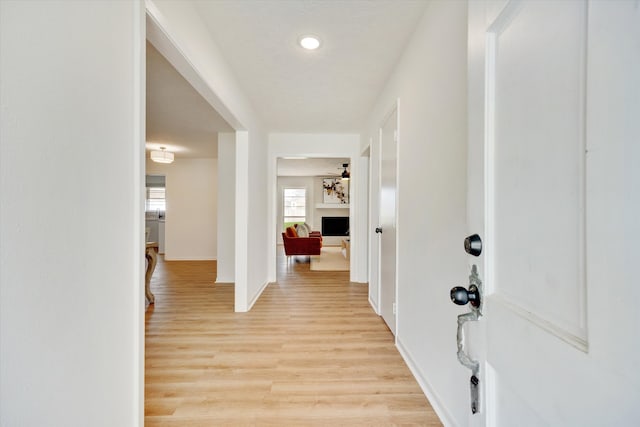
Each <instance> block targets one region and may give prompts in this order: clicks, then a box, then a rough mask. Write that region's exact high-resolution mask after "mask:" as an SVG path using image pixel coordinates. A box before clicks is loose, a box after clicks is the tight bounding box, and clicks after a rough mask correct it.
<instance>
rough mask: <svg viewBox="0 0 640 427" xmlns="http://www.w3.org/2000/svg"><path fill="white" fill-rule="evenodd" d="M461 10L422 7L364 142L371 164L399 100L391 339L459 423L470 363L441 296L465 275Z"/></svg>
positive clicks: (447, 417)
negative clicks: (461, 358) (459, 350)
mask: <svg viewBox="0 0 640 427" xmlns="http://www.w3.org/2000/svg"><path fill="white" fill-rule="evenodd" d="M466 8H467V4H466V2H462V1H461V2H449V1H435V2H432V3H431V4H430V5H429V6H428V7H427V10H426V12H425V15H424V16H423V18H422V19H421V21H420V24H419V26H418V28H417V30H416V32H415V34H414V35H413V37H412V39H411V41H410V43H409V45H408V46H407V48H406V50H405V52H404V53H403V56H402V58H401V60H400V62H399V64H398V66H397V67H396V68H395V71H394V73H393V75H392V76H391V79H390V80H389V82H388V83H387V85H386V86H385V89H384V90H383V91H382V93H381V95H380V97H379V99H378V101H377V102H376V104H375V108H374V109H373V112H372V114H371V116H370V120H369V126H368V128H367V131H366V132H365V133H364V135H363V146H362V147H363V148H366V147H365V144H366V143H365V141H369V138H370V137H371V138H373V139H374V145H373V146H372V164H373V165H374V167H376V168H377V167H378V159H379V150H378V149H377V146H376V144H378V143H379V137H378V131H379V128H380V125H381V124H382V122H383V120H384V118H385V116H386V115H387V114H388V113H389V112H390V111H391V109H392V108H393V106H394V105H395V103H396V101H397V100H398V99H399V108H398V112H399V153H398V215H397V239H398V246H397V249H398V259H397V272H398V300H397V311H398V324H397V325H398V326H397V345H398V347H399V348H400V350H401V352H402V354H403V356H404V357H405V360H407V362H408V363H409V365H410V366H411V367H412V369H413V370H414V373H415V374H416V376H417V378H418V381H419V382H421V385H422V386H423V388H424V389H425V390H426V391H427V394H428V395H429V396H430V400H431V403H432V404H433V405H434V406H435V407H436V410H437V411H438V413H439V415H440V417H441V418H442V420H443V421H444V422H445V424H449V425H453V424H456V425H466V424H467V414H468V400H469V387H468V382H469V378H468V371H465V368H463V367H462V366H461V365H459V363H458V361H457V359H456V338H455V335H456V316H457V314H458V313H459V310H458V309H457V308H456V307H455V306H454V305H453V304H451V302H450V300H449V296H448V292H449V289H450V288H451V287H452V286H454V285H457V284H464V283H466V282H467V277H466V276H467V275H468V271H467V270H468V269H467V263H466V256H465V253H464V250H463V246H462V241H463V239H464V237H465V233H466V232H467V229H466V196H467V192H466V189H467V187H466V184H467V183H466V179H467V178H466V162H467V155H466V127H467V116H466V102H467V99H466V78H467V76H466V69H467V63H466V49H467V45H466V42H467V39H466V36H467V11H466ZM374 148H375V149H374ZM377 175H378V174H377V172H375V173H374V172H372V176H376V177H377ZM372 202H373V203H375V202H376V201H375V200H374V198H372ZM374 236H375V235H374ZM374 238H376V239H377V238H378V237H374ZM372 297H377V295H376V294H374V293H372ZM375 302H376V303H377V301H375Z"/></svg>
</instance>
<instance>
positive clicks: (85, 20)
mask: <svg viewBox="0 0 640 427" xmlns="http://www.w3.org/2000/svg"><path fill="white" fill-rule="evenodd" d="M144 46H145V45H144V12H143V8H142V4H141V3H138V2H72V1H67V2H62V1H61V2H49V1H28V2H20V1H1V2H0V96H1V98H0V104H1V105H2V110H1V116H0V117H1V118H0V129H1V130H0V132H1V137H0V141H1V142H0V171H1V173H0V193H1V194H2V203H1V204H0V218H1V222H0V294H1V298H0V352H1V357H0V425H2V426H45V425H46V426H64V427H68V426H87V425H91V426H134V425H141V424H142V416H143V411H142V409H143V400H142V397H143V390H142V385H143V374H144V357H143V351H144V347H143V343H144V324H143V313H144V293H143V269H144V256H143V253H144V249H143V248H144V184H143V183H144V148H143V140H144V127H143V126H142V124H143V123H144V96H143V93H144V92H143V91H144Z"/></svg>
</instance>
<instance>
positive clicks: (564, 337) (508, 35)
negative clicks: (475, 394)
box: [468, 0, 640, 426]
mask: <svg viewBox="0 0 640 427" xmlns="http://www.w3.org/2000/svg"><path fill="white" fill-rule="evenodd" d="M638 76H640V6H639V3H638V2H637V1H606V2H605V1H594V2H587V1H557V2H550V1H548V2H547V1H504V0H502V1H473V2H469V164H468V178H469V198H468V221H469V227H470V230H469V231H470V233H478V234H480V235H481V236H482V239H483V240H484V249H483V254H482V255H481V256H480V258H473V257H471V256H470V264H478V266H479V268H480V276H481V279H482V280H483V281H484V284H485V298H484V307H483V314H484V316H483V317H482V318H481V319H480V321H479V323H478V328H477V329H471V330H470V331H469V333H468V338H469V347H470V351H471V354H472V356H473V357H475V358H477V359H478V360H479V361H480V366H481V368H480V369H481V376H480V378H481V390H482V391H483V394H482V397H481V413H480V414H478V415H470V424H472V425H483V424H486V425H491V426H514V425H518V426H541V425H563V426H577V425H580V426H590V425H600V426H601V425H632V424H633V425H636V423H637V422H638V421H637V420H638V419H640V418H639V417H640V404H638V402H640V374H638V372H637V370H636V369H635V368H634V367H632V366H631V365H630V364H632V363H633V364H635V363H636V362H637V361H638V360H640V344H639V343H640V316H639V315H638V308H637V301H638V298H640V291H639V290H638V289H639V286H638V285H637V273H636V267H635V264H637V260H638V256H639V255H640V251H639V250H638V245H637V242H638V239H640V227H639V225H638V224H639V223H640V219H639V218H640V194H639V193H640V173H639V172H638V170H639V169H640V168H638V164H639V160H640V155H639V154H640V148H639V146H640V85H638V78H639V77H638ZM631 254H633V255H631ZM634 278H635V280H634ZM634 282H636V283H634Z"/></svg>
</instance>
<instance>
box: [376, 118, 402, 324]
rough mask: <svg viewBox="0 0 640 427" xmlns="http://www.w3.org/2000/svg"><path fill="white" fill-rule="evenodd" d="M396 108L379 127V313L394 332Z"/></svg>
mask: <svg viewBox="0 0 640 427" xmlns="http://www.w3.org/2000/svg"><path fill="white" fill-rule="evenodd" d="M397 123H398V115H397V110H394V111H393V112H392V113H391V115H390V116H389V117H388V118H387V120H386V121H385V122H384V124H383V125H382V128H381V129H380V145H381V147H380V159H381V160H380V163H381V164H380V227H381V228H382V234H381V239H380V263H379V265H380V314H381V315H382V318H383V319H384V321H385V322H386V323H387V326H389V329H390V330H391V332H392V333H393V334H394V335H395V334H396V310H395V307H396V192H397V188H396V174H397V168H398V166H397V143H396V139H397V138H396V135H397Z"/></svg>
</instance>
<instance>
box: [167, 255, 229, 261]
mask: <svg viewBox="0 0 640 427" xmlns="http://www.w3.org/2000/svg"><path fill="white" fill-rule="evenodd" d="M164 260H165V261H217V260H216V258H211V257H208V256H202V257H200V256H187V257H171V258H167V256H166V255H165V256H164Z"/></svg>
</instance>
